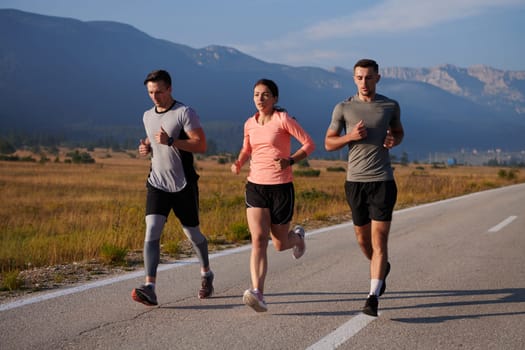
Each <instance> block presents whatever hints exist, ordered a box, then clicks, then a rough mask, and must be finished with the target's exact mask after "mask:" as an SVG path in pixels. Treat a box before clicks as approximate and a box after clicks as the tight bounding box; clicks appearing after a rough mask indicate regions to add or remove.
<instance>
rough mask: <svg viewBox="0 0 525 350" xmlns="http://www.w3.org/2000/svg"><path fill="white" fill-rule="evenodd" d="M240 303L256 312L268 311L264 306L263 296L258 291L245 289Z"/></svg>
mask: <svg viewBox="0 0 525 350" xmlns="http://www.w3.org/2000/svg"><path fill="white" fill-rule="evenodd" d="M242 301H243V302H244V304H246V305H248V306H249V307H251V308H252V309H254V310H255V311H256V312H266V311H268V306H266V302H265V301H264V296H263V295H262V293H261V292H259V291H257V292H256V291H253V290H251V289H246V290H245V291H244V295H243V296H242Z"/></svg>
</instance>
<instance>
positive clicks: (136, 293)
mask: <svg viewBox="0 0 525 350" xmlns="http://www.w3.org/2000/svg"><path fill="white" fill-rule="evenodd" d="M131 298H132V299H133V300H134V301H136V302H137V303H141V304H144V305H146V306H156V305H157V304H158V303H152V302H151V301H149V300H148V298H147V296H146V295H144V293H142V292H141V291H140V290H136V289H133V290H132V291H131Z"/></svg>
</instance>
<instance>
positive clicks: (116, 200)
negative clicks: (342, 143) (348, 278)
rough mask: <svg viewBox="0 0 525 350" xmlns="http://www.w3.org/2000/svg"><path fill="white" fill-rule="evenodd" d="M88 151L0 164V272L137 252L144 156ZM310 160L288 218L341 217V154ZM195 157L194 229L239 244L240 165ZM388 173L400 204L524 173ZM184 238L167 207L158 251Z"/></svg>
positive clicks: (419, 168) (216, 244)
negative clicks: (82, 155)
mask: <svg viewBox="0 0 525 350" xmlns="http://www.w3.org/2000/svg"><path fill="white" fill-rule="evenodd" d="M91 155H92V157H93V158H94V159H95V163H94V164H71V163H65V162H64V161H63V159H61V157H59V161H58V162H54V161H50V162H43V163H41V162H14V161H9V162H7V161H2V162H0V195H1V198H2V201H1V204H0V242H1V244H0V277H1V276H2V275H3V276H4V279H5V276H7V275H8V274H9V273H10V272H13V271H23V270H26V269H29V268H34V267H41V266H52V265H60V264H69V263H72V262H82V261H92V260H102V261H103V262H107V263H111V262H112V261H113V262H114V260H115V256H118V255H119V254H129V253H131V252H135V253H137V252H140V251H141V249H142V245H143V239H144V229H145V225H144V205H145V194H146V188H145V181H146V176H147V173H148V171H149V160H148V159H143V158H138V157H136V154H135V153H134V152H132V151H129V152H127V153H126V152H119V153H111V152H108V151H106V150H96V151H95V152H92V153H91ZM309 163H310V167H309V168H307V169H315V170H319V171H320V174H319V176H317V177H307V176H295V189H296V214H295V217H294V223H299V224H302V225H304V227H305V228H306V229H312V228H316V227H321V226H328V225H331V224H335V223H339V222H342V221H348V220H349V219H350V215H349V214H350V213H349V209H348V206H347V204H346V201H345V197H344V191H343V182H344V179H345V172H343V171H340V170H341V169H344V168H345V162H343V161H327V160H315V159H312V160H309ZM196 165H197V168H198V172H199V174H200V175H201V179H200V182H199V187H200V205H201V228H202V230H203V232H204V233H205V234H206V235H207V236H208V237H209V238H210V243H211V244H210V248H211V249H212V250H213V249H221V248H222V247H224V246H228V245H230V246H231V245H238V244H245V243H247V242H248V241H249V232H248V230H247V225H246V219H245V209H244V184H245V178H246V173H247V169H243V172H242V173H241V174H240V175H239V176H235V175H233V174H231V173H230V163H229V162H226V163H224V162H220V161H219V159H218V157H209V158H206V159H198V160H197V161H196ZM245 168H246V167H245ZM295 170H296V171H297V170H299V171H301V170H304V168H300V167H298V166H297V167H296V168H295ZM395 174H396V180H397V184H398V190H399V196H398V202H397V208H398V209H399V208H404V207H409V206H414V205H417V204H421V203H426V202H432V201H436V200H441V199H444V198H449V197H454V196H458V195H462V194H466V193H470V192H475V191H481V190H485V189H490V188H495V187H500V186H506V185H510V184H513V183H518V182H524V181H525V173H524V171H523V170H522V171H521V172H520V171H519V170H517V169H508V168H495V167H463V166H457V167H443V168H434V167H432V166H430V165H426V164H425V165H412V164H411V165H409V166H401V165H396V167H395ZM184 242H185V239H184V236H183V233H182V230H181V229H180V226H179V223H178V221H177V220H176V218H175V217H174V216H173V214H171V216H170V218H169V220H168V224H167V226H166V228H165V231H164V233H163V237H162V244H163V253H164V254H169V255H171V256H173V257H175V258H176V257H177V256H179V255H180V254H183V253H184V250H185V249H187V245H185V243H184ZM0 282H1V281H0ZM1 285H2V284H1V283H0V287H1ZM4 285H5V283H4Z"/></svg>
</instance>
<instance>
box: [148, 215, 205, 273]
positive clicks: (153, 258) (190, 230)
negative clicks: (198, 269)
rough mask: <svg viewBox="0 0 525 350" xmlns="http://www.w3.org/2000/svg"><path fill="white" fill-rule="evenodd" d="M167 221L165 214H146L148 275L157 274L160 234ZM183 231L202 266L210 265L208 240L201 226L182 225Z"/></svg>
mask: <svg viewBox="0 0 525 350" xmlns="http://www.w3.org/2000/svg"><path fill="white" fill-rule="evenodd" d="M165 223H166V217H165V216H163V215H156V214H152V215H147V216H146V238H145V239H144V269H145V270H146V276H150V277H156V276H157V267H158V266H159V262H160V236H161V234H162V229H163V228H164V224H165ZM182 231H183V232H184V234H185V235H186V237H188V239H189V240H190V242H191V244H192V246H193V250H194V251H195V253H196V254H197V258H198V259H199V262H200V264H201V266H202V267H204V268H207V267H209V265H210V262H209V260H208V240H207V239H206V237H204V235H203V234H202V232H201V230H200V228H199V226H194V227H188V226H182Z"/></svg>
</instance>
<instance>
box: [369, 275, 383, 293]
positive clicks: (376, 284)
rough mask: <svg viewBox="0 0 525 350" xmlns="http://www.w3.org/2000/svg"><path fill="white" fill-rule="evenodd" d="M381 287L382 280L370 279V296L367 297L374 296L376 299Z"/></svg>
mask: <svg viewBox="0 0 525 350" xmlns="http://www.w3.org/2000/svg"><path fill="white" fill-rule="evenodd" d="M382 286H383V280H378V279H371V280H370V294H369V295H375V296H377V297H378V296H379V292H380V291H381V287H382Z"/></svg>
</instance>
